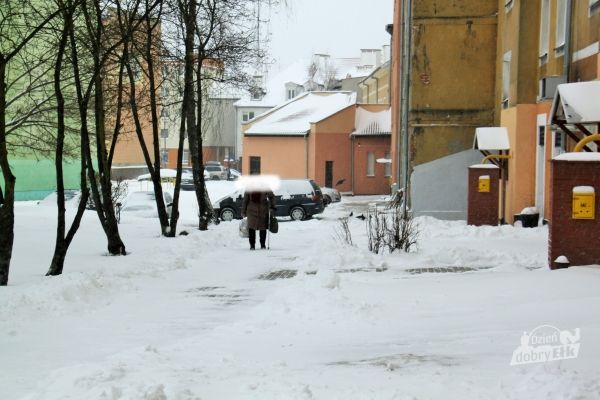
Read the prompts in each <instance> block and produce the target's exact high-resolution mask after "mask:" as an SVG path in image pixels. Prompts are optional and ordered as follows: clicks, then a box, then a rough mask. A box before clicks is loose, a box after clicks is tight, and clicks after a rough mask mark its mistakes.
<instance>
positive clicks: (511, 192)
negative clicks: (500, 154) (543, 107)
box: [501, 104, 538, 223]
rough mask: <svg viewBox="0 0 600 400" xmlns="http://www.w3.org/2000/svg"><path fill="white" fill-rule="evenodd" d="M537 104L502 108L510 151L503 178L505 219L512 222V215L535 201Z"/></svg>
mask: <svg viewBox="0 0 600 400" xmlns="http://www.w3.org/2000/svg"><path fill="white" fill-rule="evenodd" d="M537 114H538V107H537V105H536V104H520V105H517V106H515V107H511V108H508V109H506V110H503V111H502V114H501V125H502V126H504V127H506V128H507V130H508V135H509V142H510V154H511V156H512V157H511V158H510V159H509V160H508V180H507V181H506V197H505V199H506V203H505V207H504V210H505V215H504V216H505V220H506V221H507V222H509V223H512V222H513V215H514V214H518V213H520V212H521V210H522V209H523V208H525V207H531V206H533V205H535V171H536V159H535V154H536V151H537V147H536V146H537V141H536V140H537Z"/></svg>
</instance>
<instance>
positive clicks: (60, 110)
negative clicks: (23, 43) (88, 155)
mask: <svg viewBox="0 0 600 400" xmlns="http://www.w3.org/2000/svg"><path fill="white" fill-rule="evenodd" d="M73 11H74V9H71V10H70V12H68V13H65V15H64V17H65V26H64V30H63V32H62V36H61V40H60V43H59V47H58V54H57V59H56V65H55V68H54V93H55V95H56V117H57V123H58V129H57V135H56V158H55V168H56V188H57V189H56V194H57V207H58V223H57V228H56V243H55V245H54V255H53V257H52V262H51V263H50V268H49V269H48V272H47V273H46V276H49V275H60V274H62V272H63V267H64V262H65V258H66V256H67V251H68V249H69V246H70V244H71V241H72V240H73V237H74V236H75V233H76V232H77V230H78V229H79V225H80V223H81V219H82V218H83V213H84V211H85V206H86V204H87V200H88V196H89V192H88V190H87V185H86V182H85V159H84V157H83V151H82V154H81V184H80V186H81V198H80V200H79V207H78V209H77V214H76V215H75V218H74V220H73V223H72V224H71V228H70V229H69V233H68V234H67V236H66V237H65V226H66V223H65V185H64V176H63V166H62V163H63V149H64V142H65V101H64V96H63V93H62V88H61V70H62V63H63V57H64V54H65V51H66V46H67V42H68V39H69V30H70V29H73V26H72V20H73Z"/></svg>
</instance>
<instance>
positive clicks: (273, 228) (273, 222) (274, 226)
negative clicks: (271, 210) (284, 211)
mask: <svg viewBox="0 0 600 400" xmlns="http://www.w3.org/2000/svg"><path fill="white" fill-rule="evenodd" d="M269 232H271V233H277V232H279V222H278V221H277V218H275V216H274V215H271V217H270V219H269Z"/></svg>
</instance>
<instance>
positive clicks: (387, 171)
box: [384, 151, 392, 176]
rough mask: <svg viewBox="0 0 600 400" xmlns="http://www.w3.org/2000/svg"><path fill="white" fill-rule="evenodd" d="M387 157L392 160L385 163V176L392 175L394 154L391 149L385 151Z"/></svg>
mask: <svg viewBox="0 0 600 400" xmlns="http://www.w3.org/2000/svg"><path fill="white" fill-rule="evenodd" d="M385 158H386V159H387V160H390V162H388V163H385V172H384V176H392V163H391V161H392V154H391V153H390V152H389V151H386V152H385Z"/></svg>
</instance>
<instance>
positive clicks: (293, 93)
mask: <svg viewBox="0 0 600 400" xmlns="http://www.w3.org/2000/svg"><path fill="white" fill-rule="evenodd" d="M294 97H296V91H295V90H294V89H288V93H287V99H288V100H291V99H293V98H294Z"/></svg>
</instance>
